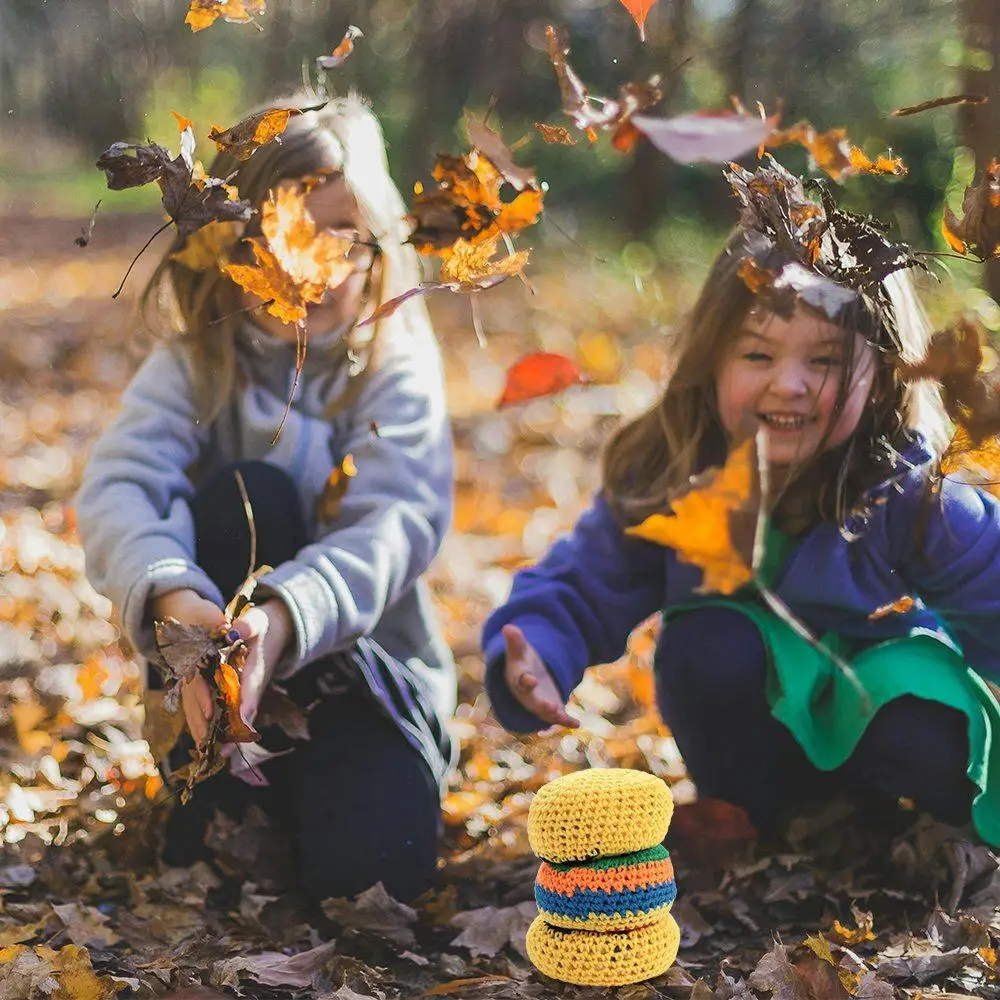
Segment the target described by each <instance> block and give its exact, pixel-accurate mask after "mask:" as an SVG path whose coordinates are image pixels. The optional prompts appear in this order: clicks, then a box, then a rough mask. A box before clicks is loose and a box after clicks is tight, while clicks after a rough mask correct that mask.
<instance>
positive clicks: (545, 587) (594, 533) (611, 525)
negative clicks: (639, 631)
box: [483, 496, 667, 732]
mask: <svg viewBox="0 0 1000 1000" xmlns="http://www.w3.org/2000/svg"><path fill="white" fill-rule="evenodd" d="M666 551H667V550H665V549H664V548H663V547H662V546H659V545H654V544H653V543H651V542H646V541H643V540H641V539H637V538H631V537H629V536H627V535H625V534H624V533H623V532H622V530H621V528H620V526H619V525H618V523H617V521H616V520H615V518H614V515H613V514H612V513H611V510H610V509H609V507H608V505H607V503H606V502H605V500H604V499H603V498H602V497H601V496H598V497H597V498H596V499H595V500H594V502H593V504H592V505H591V507H590V508H589V509H588V510H587V511H586V512H585V513H584V514H583V515H582V516H581V517H580V519H579V521H577V523H576V525H575V526H574V528H573V530H572V532H571V533H570V534H569V535H567V536H565V537H564V538H561V539H560V540H559V541H557V542H556V543H555V545H553V546H552V548H551V549H550V550H549V551H548V553H547V554H546V555H545V557H544V559H542V561H541V562H539V563H538V564H537V565H535V566H532V567H530V568H528V569H523V570H521V571H519V572H518V573H516V574H515V576H514V583H513V587H512V588H511V593H510V597H509V598H508V599H507V603H506V604H504V605H503V607H501V608H498V609H497V610H496V611H495V612H494V613H493V614H492V615H491V616H490V617H489V619H488V620H487V622H486V625H485V627H484V630H483V651H484V657H485V660H486V688H487V693H488V694H489V697H490V700H491V701H492V703H493V709H494V711H495V713H496V716H497V718H498V719H499V720H500V722H501V723H502V724H503V725H504V726H505V727H506V728H507V729H511V730H515V731H520V732H524V731H531V730H537V729H541V728H542V727H543V725H544V723H543V722H542V721H541V720H540V719H538V718H536V717H535V716H534V715H532V714H531V713H530V712H528V711H527V710H526V709H525V708H523V707H522V706H521V704H520V703H519V702H518V701H517V700H516V699H515V698H514V696H513V695H512V694H511V692H510V690H509V689H508V687H507V684H506V681H505V680H504V665H505V656H504V654H505V641H504V637H503V635H502V634H501V629H502V628H503V626H504V625H508V624H514V625H517V626H518V628H520V629H521V630H522V631H523V632H524V634H525V637H526V638H527V640H528V642H530V643H531V645H532V646H534V648H535V649H536V650H537V652H538V655H539V656H540V657H541V658H542V660H544V661H545V664H546V666H547V667H548V668H549V671H550V672H551V673H552V676H553V678H554V679H555V682H556V685H557V686H558V688H559V691H560V693H561V694H562V697H563V700H564V701H565V700H566V699H568V698H569V696H570V694H571V693H572V691H573V689H574V688H575V687H576V686H577V684H579V683H580V681H581V680H582V679H583V674H584V671H585V670H586V669H587V667H588V666H591V665H592V664H597V663H611V662H612V661H614V660H616V659H618V657H619V656H621V654H622V653H623V652H624V650H625V644H626V642H627V641H628V637H629V635H630V633H631V632H632V630H633V629H634V628H635V627H636V626H637V625H638V624H639V623H640V622H642V621H644V620H645V619H646V618H648V617H649V616H650V615H652V614H654V613H655V612H657V611H659V610H660V609H661V608H662V607H663V602H664V598H665V592H666V572H665V569H666V555H665V553H666Z"/></svg>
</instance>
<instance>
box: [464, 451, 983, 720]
mask: <svg viewBox="0 0 1000 1000" xmlns="http://www.w3.org/2000/svg"><path fill="white" fill-rule="evenodd" d="M930 460H931V456H930V455H929V453H928V452H927V451H926V450H925V449H924V448H923V447H922V445H920V444H919V443H916V444H914V445H913V446H912V448H910V449H909V450H908V452H907V454H906V455H904V456H903V460H902V461H901V462H900V463H899V469H900V471H899V473H898V474H896V475H894V476H893V477H892V478H890V479H887V480H886V481H885V482H884V483H882V484H880V485H879V486H876V487H875V488H874V489H872V490H870V491H869V494H868V498H869V501H870V504H869V505H868V509H867V513H866V514H865V515H864V516H858V517H855V518H853V519H852V520H851V521H849V523H848V524H847V525H845V528H846V529H847V530H845V531H844V532H842V531H841V530H840V528H839V527H838V526H837V525H835V524H827V523H824V524H820V525H819V526H817V527H816V528H813V529H812V530H811V531H810V532H809V533H808V534H806V535H805V536H804V537H803V538H802V539H801V540H800V541H799V544H798V546H797V548H796V549H795V550H794V551H793V553H792V555H791V556H790V557H789V559H788V560H787V562H786V563H785V565H784V567H783V568H782V569H781V571H780V572H779V573H778V575H777V578H776V580H774V581H773V589H774V591H775V592H776V593H777V595H778V596H779V597H780V598H781V599H782V600H783V601H784V602H785V603H786V604H787V605H788V607H789V608H790V609H791V610H792V612H793V613H794V614H795V615H797V616H798V617H799V618H800V619H801V620H802V621H803V622H805V624H806V625H808V626H809V627H810V628H811V629H813V630H814V631H815V632H826V631H835V632H838V633H840V634H842V635H845V636H850V637H855V638H860V639H864V640H869V641H880V640H883V639H891V638H898V637H901V636H905V635H909V634H911V633H912V632H913V631H914V630H915V629H920V630H929V631H933V632H935V633H937V634H939V635H942V637H945V638H947V637H948V635H949V634H950V637H951V638H952V639H954V640H955V641H956V642H957V643H959V644H960V646H961V650H962V652H963V653H964V655H965V657H966V659H967V661H968V662H969V664H970V665H971V666H973V667H974V668H975V669H976V670H977V671H978V672H979V673H980V674H981V675H982V676H983V677H985V678H986V679H988V680H996V679H998V678H1000V501H998V500H997V499H996V498H995V497H993V496H992V495H990V494H989V493H987V492H985V491H984V490H981V489H978V488H976V487H974V486H969V485H966V484H964V483H960V482H956V481H954V480H950V479H946V480H945V481H944V482H943V483H942V487H941V491H940V494H939V495H937V496H935V497H934V498H933V499H932V500H931V502H930V503H926V502H925V500H924V496H925V492H926V491H925V484H926V482H927V477H928V475H929V470H930ZM700 582H701V570H699V569H697V568H696V567H693V566H689V565H686V564H684V563H682V562H679V561H678V559H677V555H676V552H675V551H674V550H673V549H671V548H666V547H663V546H660V545H656V544H654V543H652V542H647V541H643V540H641V539H637V538H633V537H630V536H627V535H625V534H624V533H623V531H622V529H621V527H620V526H619V524H618V522H617V521H616V520H615V518H614V516H613V514H612V513H611V510H610V509H609V507H608V505H607V503H606V502H605V501H604V499H603V498H602V497H601V496H600V495H598V496H597V497H596V498H595V499H594V502H593V504H592V505H591V506H590V508H589V509H588V510H587V511H586V512H585V513H584V514H583V515H582V516H581V517H580V519H579V520H578V521H577V523H576V525H575V526H574V528H573V530H572V532H571V533H570V534H568V535H567V536H565V537H564V538H562V539H560V540H559V541H557V542H556V543H555V544H554V545H553V546H552V548H551V549H550V550H549V551H548V553H547V554H546V555H545V557H544V558H543V559H542V560H541V562H539V563H538V564H537V565H535V566H532V567H530V568H527V569H523V570H521V571H520V572H518V573H517V574H516V575H515V577H514V583H513V587H512V590H511V594H510V597H509V598H508V600H507V603H506V604H504V605H503V606H502V607H500V608H499V609H497V610H496V611H495V612H494V613H493V614H492V615H491V616H490V618H489V619H488V620H487V622H486V625H485V628H484V631H483V648H484V653H485V659H486V686H487V691H488V693H489V696H490V699H491V700H492V702H493V708H494V712H495V713H496V716H497V718H498V719H499V720H500V722H501V723H502V724H503V725H504V726H505V727H507V728H508V729H512V730H517V731H531V730H537V729H540V728H542V722H541V720H539V719H538V718H536V717H535V716H534V715H532V714H531V713H530V712H528V711H527V710H525V709H524V708H522V707H521V705H520V704H519V703H518V702H517V701H516V700H515V699H514V697H513V696H512V695H511V693H510V691H509V690H508V689H507V685H506V683H505V681H504V676H503V667H504V638H503V636H502V635H501V634H500V630H501V628H502V627H503V626H504V625H507V624H509V623H514V624H516V625H517V626H518V627H519V628H521V629H522V630H523V631H524V634H525V636H526V638H527V639H528V641H529V642H530V643H531V644H532V645H533V646H534V647H535V649H536V650H537V651H538V654H539V655H540V656H541V658H542V659H543V660H544V661H545V663H546V665H547V666H548V668H549V670H550V671H551V672H552V675H553V677H554V678H555V680H556V683H557V685H558V687H559V690H560V691H561V692H562V695H563V698H564V699H566V698H568V697H569V695H570V693H571V692H572V691H573V689H574V688H575V687H576V686H577V684H579V683H580V681H581V680H582V678H583V674H584V671H585V670H586V669H587V667H588V666H591V665H592V664H599V663H610V662H612V661H614V660H616V659H618V657H619V656H621V654H622V653H623V652H624V650H625V644H626V641H627V640H628V637H629V634H630V633H631V632H632V630H633V629H634V628H635V627H636V626H637V625H638V624H640V623H641V622H642V621H644V620H645V619H646V618H648V617H649V616H651V615H653V614H655V613H656V612H658V611H660V610H662V609H663V608H667V607H672V606H674V605H677V604H679V603H681V602H685V601H695V600H699V599H704V598H702V597H701V595H699V594H697V593H695V588H696V587H697V586H698V585H699V584H700ZM904 595H910V596H912V597H914V598H916V599H917V600H916V601H915V606H914V608H913V610H912V611H910V612H908V613H906V614H891V615H887V616H885V617H883V618H880V619H879V620H877V621H871V620H870V619H869V615H870V614H871V613H872V612H873V611H874V610H875V609H876V608H879V607H881V606H883V605H886V604H889V603H891V602H894V601H896V600H898V599H899V598H900V597H902V596H904Z"/></svg>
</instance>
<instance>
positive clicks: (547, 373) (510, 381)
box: [497, 351, 586, 410]
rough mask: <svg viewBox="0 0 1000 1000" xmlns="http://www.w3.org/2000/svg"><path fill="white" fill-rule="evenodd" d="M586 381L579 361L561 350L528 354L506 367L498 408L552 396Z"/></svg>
mask: <svg viewBox="0 0 1000 1000" xmlns="http://www.w3.org/2000/svg"><path fill="white" fill-rule="evenodd" d="M585 381H586V378H585V377H584V375H583V373H582V372H581V371H580V369H579V368H578V367H577V365H576V363H575V362H574V361H572V360H571V359H570V358H567V357H565V356H564V355H562V354H550V353H547V352H544V351H542V352H539V353H537V354H528V355H526V356H525V357H523V358H520V359H519V360H518V361H516V362H515V363H514V364H513V365H511V366H510V368H509V369H508V370H507V383H506V385H505V386H504V390H503V395H502V396H501V397H500V399H499V401H498V402H497V409H498V410H502V409H503V408H504V407H505V406H513V405H514V404H515V403H523V402H526V401H527V400H529V399H537V398H539V397H540V396H551V395H553V394H554V393H557V392H562V390H563V389H567V388H569V386H571V385H582V384H584V382H585Z"/></svg>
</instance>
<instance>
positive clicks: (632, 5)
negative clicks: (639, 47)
mask: <svg viewBox="0 0 1000 1000" xmlns="http://www.w3.org/2000/svg"><path fill="white" fill-rule="evenodd" d="M621 3H622V6H623V7H624V8H625V9H626V10H627V11H628V12H629V13H630V14H631V15H632V20H633V21H635V26H636V27H637V28H638V29H639V41H641V42H644V41H645V40H646V18H647V17H648V16H649V12H650V11H651V10H652V9H653V7H655V6H656V0H621Z"/></svg>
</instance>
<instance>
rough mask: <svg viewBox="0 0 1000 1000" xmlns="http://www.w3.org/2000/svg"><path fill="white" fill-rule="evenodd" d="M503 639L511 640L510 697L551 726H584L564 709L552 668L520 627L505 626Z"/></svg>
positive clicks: (508, 674)
mask: <svg viewBox="0 0 1000 1000" xmlns="http://www.w3.org/2000/svg"><path fill="white" fill-rule="evenodd" d="M502 631H503V637H504V639H506V640H507V664H506V666H505V668H504V678H505V679H506V681H507V687H508V688H509V689H510V693H511V694H512V695H513V696H514V697H515V698H516V699H517V700H518V701H519V702H520V703H521V705H522V706H524V708H526V709H527V710H528V711H529V712H531V714H532V715H537V716H538V718H539V719H542V720H544V721H545V722H547V723H548V724H549V725H550V726H568V727H569V728H570V729H576V728H577V726H579V725H580V722H579V720H578V719H574V718H573V716H572V715H570V714H569V713H568V712H567V711H566V708H565V706H564V705H563V700H562V696H561V695H560V694H559V689H558V688H557V687H556V682H555V681H554V680H553V679H552V674H550V673H549V669H548V667H546V666H545V663H544V662H543V661H542V658H541V657H540V656H539V655H538V653H536V652H535V649H534V647H533V646H532V645H531V643H529V642H528V640H527V639H525V637H524V633H523V632H522V631H521V630H520V629H519V628H518V627H517V626H516V625H504V627H503V630H502Z"/></svg>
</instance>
